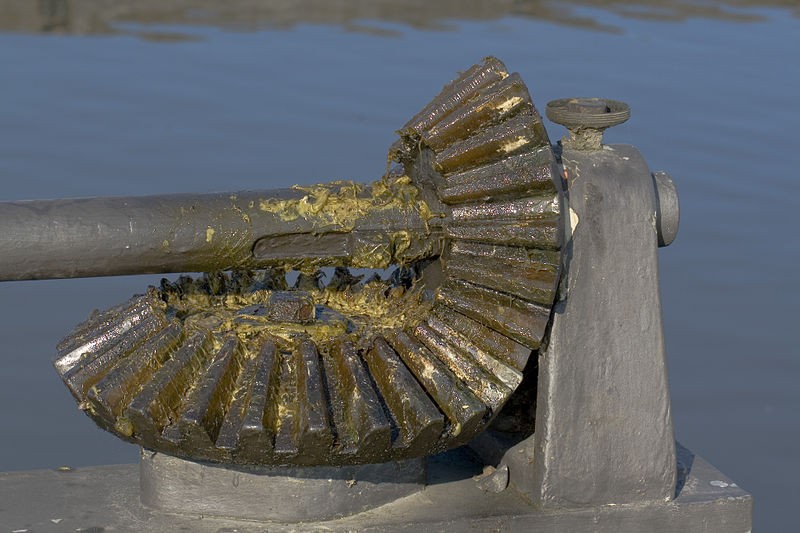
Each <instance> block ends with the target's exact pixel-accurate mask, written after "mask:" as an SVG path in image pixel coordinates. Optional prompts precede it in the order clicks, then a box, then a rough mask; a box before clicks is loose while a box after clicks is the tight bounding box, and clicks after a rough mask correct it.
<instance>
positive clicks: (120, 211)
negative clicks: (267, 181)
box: [0, 177, 436, 281]
mask: <svg viewBox="0 0 800 533" xmlns="http://www.w3.org/2000/svg"><path fill="white" fill-rule="evenodd" d="M419 193H420V190H419V189H418V188H417V187H415V186H414V185H412V184H411V183H410V181H409V180H408V178H405V177H400V178H392V179H384V180H378V181H376V182H373V183H372V184H369V185H359V184H355V183H352V182H334V183H330V184H326V185H315V186H311V187H294V188H290V189H276V190H271V191H246V192H238V193H220V194H176V195H161V196H138V197H112V198H83V199H67V200H32V201H20V202H6V203H0V280H3V281H7V280H25V279H46V278H74V277H90V276H113V275H125V274H146V273H166V272H208V271H214V270H230V269H236V268H264V267H267V266H282V267H286V268H298V269H309V268H313V267H318V266H328V265H338V264H341V265H343V266H364V267H374V268H382V267H385V266H388V264H391V263H393V262H397V261H401V262H402V261H406V260H408V259H409V258H411V257H412V256H413V255H414V254H416V255H419V256H424V255H427V254H428V253H432V252H431V248H430V247H431V246H433V244H431V243H432V241H435V240H436V239H429V238H428V237H429V234H430V232H429V231H428V228H429V225H428V224H427V221H428V219H429V218H430V216H431V213H430V209H429V208H428V205H427V204H426V203H425V202H424V201H423V199H422V198H421V197H420V194H419Z"/></svg>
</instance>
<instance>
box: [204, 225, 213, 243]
mask: <svg viewBox="0 0 800 533" xmlns="http://www.w3.org/2000/svg"><path fill="white" fill-rule="evenodd" d="M213 237H214V229H213V228H208V229H207V230H206V242H211V239H212V238H213Z"/></svg>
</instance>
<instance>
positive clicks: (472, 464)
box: [0, 447, 753, 533]
mask: <svg viewBox="0 0 800 533" xmlns="http://www.w3.org/2000/svg"><path fill="white" fill-rule="evenodd" d="M678 450H679V453H678V459H679V472H678V477H679V492H678V497H677V498H676V499H675V500H673V501H670V502H652V503H647V504H627V505H604V506H600V507H591V508H584V509H565V510H560V511H546V512H542V511H537V510H536V509H534V508H532V507H530V506H529V505H528V504H526V503H525V502H524V501H523V500H522V499H521V498H520V497H519V496H518V495H517V494H516V493H514V492H513V490H511V489H507V490H505V491H503V492H501V493H499V494H491V493H485V492H482V491H481V490H480V489H479V488H478V486H477V484H476V482H475V481H474V480H473V478H472V476H474V475H476V474H478V473H480V471H481V469H482V465H481V463H480V462H478V461H476V460H475V458H474V456H473V455H471V454H470V453H469V452H467V451H466V450H464V449H459V450H454V451H453V452H448V453H446V454H441V455H438V456H434V457H431V458H430V459H429V464H428V486H427V487H426V488H425V489H424V490H421V491H419V492H417V493H415V494H412V495H410V496H407V497H405V498H401V499H399V500H396V501H394V502H391V503H388V504H386V505H384V506H381V507H379V508H377V509H373V510H370V511H366V512H363V513H359V514H356V515H353V516H350V517H346V518H341V519H338V520H330V521H325V522H306V523H295V524H286V523H276V522H272V523H269V524H266V523H264V522H252V521H249V522H248V521H242V520H232V519H225V518H211V517H204V516H202V515H199V514H194V515H178V514H169V513H166V512H163V511H158V510H153V509H149V508H147V507H144V506H143V505H142V504H141V502H140V498H139V466H138V465H119V466H99V467H87V468H75V469H72V470H70V471H57V470H35V471H27V472H9V473H3V474H0V531H28V532H31V533H33V532H36V533H42V532H47V531H59V532H60V531H85V532H89V531H91V532H95V533H100V532H103V531H106V532H110V531H114V532H115V533H116V532H122V531H125V532H127V531H131V532H142V531H192V532H197V533H204V532H209V533H210V532H222V531H225V532H230V533H233V532H237V533H248V532H252V533H255V532H262V531H267V530H268V531H270V532H288V531H322V530H324V531H338V532H345V531H370V532H379V531H380V532H388V531H393V532H394V531H397V532H400V531H404V532H413V533H419V532H420V531H425V532H426V533H427V532H435V531H447V532H451V531H556V532H571V533H576V532H577V533H580V532H589V531H592V532H606V531H607V532H612V531H613V532H619V533H625V532H631V533H633V532H637V533H638V532H641V531H649V532H667V531H670V532H672V531H692V532H709V533H710V532H720V533H721V532H723V531H724V532H726V533H746V532H749V531H750V529H751V524H752V507H753V500H752V497H751V496H750V495H749V494H747V493H746V492H745V491H743V490H742V489H740V488H739V487H737V486H736V484H735V483H733V482H732V481H731V480H729V479H728V478H727V477H725V476H724V475H723V474H721V473H720V472H719V471H717V470H716V469H715V468H714V467H712V466H711V465H709V464H708V463H706V462H705V461H704V460H702V459H700V458H699V457H696V456H694V455H692V454H691V452H689V451H688V450H686V449H685V448H681V447H679V448H678ZM302 503H303V502H298V505H302Z"/></svg>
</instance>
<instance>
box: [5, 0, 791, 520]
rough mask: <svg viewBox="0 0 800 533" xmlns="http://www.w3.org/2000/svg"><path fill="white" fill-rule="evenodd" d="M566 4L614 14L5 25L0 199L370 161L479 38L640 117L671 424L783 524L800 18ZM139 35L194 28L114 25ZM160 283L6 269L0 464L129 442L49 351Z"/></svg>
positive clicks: (186, 188) (620, 130)
mask: <svg viewBox="0 0 800 533" xmlns="http://www.w3.org/2000/svg"><path fill="white" fill-rule="evenodd" d="M576 13H577V14H578V15H580V16H582V17H586V18H587V19H590V20H593V21H595V22H596V23H598V24H599V25H603V26H607V27H609V28H614V29H615V31H597V30H596V29H583V28H580V27H576V26H570V25H563V24H556V23H553V22H548V21H542V20H537V19H534V18H522V17H504V18H500V19H492V20H482V19H478V20H472V21H470V22H464V21H459V20H450V21H446V24H445V28H444V29H441V28H433V29H418V28H416V27H412V26H407V25H401V24H396V23H389V22H386V21H379V20H378V21H376V20H365V21H361V23H363V25H366V26H369V27H371V28H373V29H375V28H377V29H379V30H381V31H378V32H363V31H358V32H355V31H350V30H352V27H350V28H349V29H348V26H339V25H308V24H302V23H300V24H296V25H294V26H292V27H290V28H289V29H284V30H279V29H259V30H258V31H239V30H232V29H225V28H224V27H222V28H218V27H214V26H211V25H209V26H203V25H200V26H186V25H174V26H168V27H166V26H147V27H144V28H143V27H141V26H137V25H134V24H128V25H123V26H119V27H118V29H120V31H121V32H122V34H117V35H105V36H103V35H99V36H98V35H94V36H90V37H85V36H74V35H42V34H24V33H14V32H9V33H0V67H1V70H0V72H1V73H2V74H0V76H1V78H0V183H1V184H2V186H1V187H0V201H3V200H19V199H30V198H48V197H68V196H105V195H125V194H150V193H169V192H190V191H197V192H202V191H218V190H237V189H259V188H273V187H278V186H286V185H292V184H294V183H313V182H318V181H328V180H331V179H336V178H353V179H363V180H367V179H373V178H375V177H377V176H378V175H380V174H381V173H382V171H383V170H384V168H385V158H386V150H387V148H388V146H389V145H390V144H391V143H392V142H393V140H394V134H393V131H394V130H395V129H397V128H398V127H399V126H401V125H402V124H403V123H405V121H406V120H407V119H408V118H409V117H410V116H411V115H413V114H414V113H415V112H416V111H417V110H418V109H419V107H420V106H421V105H423V104H424V103H426V102H427V101H429V100H430V98H431V97H432V96H433V95H434V94H436V93H437V92H438V90H439V89H440V88H441V86H442V85H444V84H445V83H446V82H447V81H449V80H450V79H451V78H452V77H453V76H454V75H455V71H457V70H463V69H464V68H466V67H468V66H469V65H472V64H473V63H475V62H476V61H478V60H479V59H480V58H482V57H484V56H486V55H496V56H497V57H499V58H501V59H502V60H503V61H504V62H505V63H506V64H507V65H508V67H509V68H510V69H512V70H516V71H518V72H519V73H520V74H521V75H522V77H523V79H524V80H525V81H526V83H527V84H528V86H529V87H530V88H531V92H532V95H533V98H534V101H535V102H536V104H537V107H539V109H540V110H543V108H544V104H545V103H546V102H547V101H549V100H552V99H555V98H560V97H565V96H576V95H577V96H605V97H609V98H614V99H618V100H624V101H626V102H628V103H629V104H630V105H631V108H632V118H631V120H630V121H629V122H628V123H626V124H624V125H622V126H619V127H617V128H614V129H613V130H610V131H609V132H608V133H607V134H606V141H607V142H626V143H631V144H634V145H635V146H637V148H639V150H640V151H641V152H642V153H643V154H644V156H645V158H646V159H647V161H648V162H649V164H650V167H651V168H652V169H653V170H661V169H663V170H667V171H669V172H670V174H671V175H672V177H673V179H674V180H675V182H676V184H677V186H678V190H679V193H680V199H681V228H680V232H679V234H678V238H677V240H676V241H675V243H674V244H673V245H671V246H670V247H668V248H664V249H662V250H661V251H660V267H661V277H662V293H663V307H664V317H665V327H666V333H667V347H668V354H669V355H668V357H669V359H668V365H669V371H670V381H671V390H672V402H673V413H674V418H675V430H676V436H677V438H678V439H679V440H680V441H681V442H682V443H683V444H684V445H686V446H688V447H689V448H691V449H692V450H693V451H694V452H696V453H698V454H699V455H701V456H703V457H704V458H706V459H707V460H709V461H710V462H711V463H712V464H714V465H715V466H717V467H718V468H719V469H720V470H721V471H722V472H723V473H725V474H726V475H728V476H730V477H731V478H732V479H733V480H734V481H736V482H737V483H738V484H739V485H740V486H741V487H743V488H744V489H745V490H748V491H749V492H751V493H752V494H753V495H754V497H755V502H756V503H755V525H756V530H757V531H786V530H787V525H788V524H790V523H791V516H792V515H793V510H792V507H793V505H794V504H795V502H796V501H797V500H798V498H800V483H798V480H799V479H800V460H798V458H797V452H798V449H799V448H798V444H797V443H798V441H800V387H798V386H797V384H796V382H797V380H798V379H800V353H798V352H800V350H799V349H798V347H797V346H798V343H797V341H796V339H795V334H796V331H797V328H798V322H799V321H800V304H798V297H799V296H800V291H799V290H798V289H800V286H799V285H800V284H798V278H797V270H798V267H797V265H798V264H800V237H798V230H800V225H798V222H797V212H798V207H800V205H798V204H799V203H800V201H799V200H798V199H799V198H800V179H798V176H797V169H798V168H800V150H799V149H798V145H799V144H800V135H798V128H799V127H800V105H799V104H798V100H797V95H798V94H800V61H798V60H797V54H798V52H800V19H799V18H797V17H792V16H791V15H790V14H789V12H788V11H784V10H778V9H775V10H761V11H752V10H750V11H746V12H744V11H740V12H738V13H746V14H749V15H758V16H759V17H761V18H762V19H763V20H761V21H758V22H739V21H731V20H721V19H696V18H695V19H689V20H686V21H679V22H659V21H651V20H640V19H637V18H623V17H620V16H618V15H615V14H612V13H611V12H609V11H605V10H601V9H592V10H589V9H580V10H578V11H576ZM142 29H144V30H146V31H148V32H164V33H169V34H172V35H174V34H180V35H181V36H183V37H187V36H188V37H189V39H182V40H169V41H157V40H156V41H153V40H146V39H142V38H140V37H137V36H136V35H126V34H125V33H126V32H127V33H129V34H130V33H132V34H135V33H136V32H137V31H140V30H142ZM123 30H124V31H123ZM548 131H549V132H550V135H551V138H552V140H553V141H555V140H556V139H558V138H559V137H560V136H561V135H562V134H563V129H562V128H561V127H560V126H557V125H553V124H548ZM0 230H1V229H0ZM158 279H159V277H157V276H136V277H124V278H115V279H87V280H67V281H37V282H17V283H0V362H1V363H2V365H3V366H2V368H3V370H2V372H0V428H2V429H0V435H2V438H0V471H5V470H21V469H34V468H51V467H55V466H58V465H64V464H66V465H72V466H79V465H91V464H105V463H121V462H133V461H135V460H136V459H137V450H136V448H135V447H133V446H131V445H128V444H125V443H122V442H121V441H119V440H117V439H116V438H114V437H112V436H110V435H109V434H107V433H105V432H103V431H101V430H99V429H96V428H95V426H94V424H93V423H92V422H91V421H90V420H89V419H88V418H87V417H85V416H84V415H83V414H82V413H80V412H79V411H78V410H77V408H76V406H75V403H74V402H73V400H72V398H71V396H70V395H69V393H68V392H67V390H66V388H65V387H64V386H63V385H62V384H61V382H60V380H59V379H58V377H57V376H56V373H55V371H54V370H53V369H52V367H51V366H50V360H51V357H52V355H53V352H54V345H55V343H56V342H57V341H58V340H59V339H60V338H61V337H62V336H63V335H64V334H66V333H67V332H68V331H69V330H70V329H71V328H72V326H74V325H75V324H76V323H78V322H80V321H82V320H83V319H84V318H85V317H86V315H87V314H88V313H89V312H90V311H91V310H92V309H95V308H105V307H108V306H110V305H112V304H115V303H117V302H119V301H122V300H125V299H127V298H129V297H130V296H131V295H132V294H133V293H136V292H141V291H142V290H143V289H144V288H145V287H146V286H147V285H148V284H150V283H154V282H157V280H158Z"/></svg>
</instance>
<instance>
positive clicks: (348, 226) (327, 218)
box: [258, 176, 433, 231]
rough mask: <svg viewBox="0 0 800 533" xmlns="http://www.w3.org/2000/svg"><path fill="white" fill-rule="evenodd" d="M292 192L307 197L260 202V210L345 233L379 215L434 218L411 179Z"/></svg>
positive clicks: (338, 183) (337, 184)
mask: <svg viewBox="0 0 800 533" xmlns="http://www.w3.org/2000/svg"><path fill="white" fill-rule="evenodd" d="M293 189H295V190H298V191H302V192H304V193H306V194H305V195H304V196H303V197H302V198H300V199H292V200H276V199H268V200H261V201H260V202H259V206H258V207H259V209H261V210H262V211H267V212H270V213H275V214H276V215H278V216H279V217H280V218H281V220H284V221H286V222H290V221H292V220H297V219H299V218H303V219H306V220H312V221H314V225H315V226H317V227H325V226H339V227H340V228H342V229H344V230H346V231H350V230H352V229H353V228H355V225H356V222H357V221H358V220H360V219H362V218H364V217H366V216H368V215H370V214H372V213H375V212H380V211H388V210H392V209H398V210H400V211H402V212H406V213H410V212H414V211H416V212H417V213H419V216H420V218H422V219H423V220H425V221H426V222H427V221H428V220H430V219H431V218H432V216H433V215H432V213H431V210H430V208H429V207H428V205H427V204H426V203H425V202H424V201H422V200H420V199H419V189H418V188H417V187H415V186H414V185H412V184H411V178H409V177H408V176H394V177H387V178H384V179H381V180H378V181H375V182H373V183H371V184H370V185H369V186H366V187H365V186H363V185H360V184H358V183H355V182H352V181H336V182H333V183H330V184H322V185H312V186H309V187H301V186H299V185H295V186H294V187H293Z"/></svg>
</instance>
